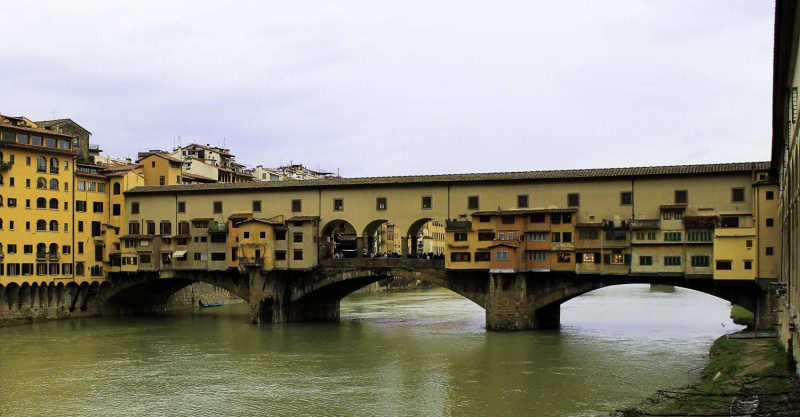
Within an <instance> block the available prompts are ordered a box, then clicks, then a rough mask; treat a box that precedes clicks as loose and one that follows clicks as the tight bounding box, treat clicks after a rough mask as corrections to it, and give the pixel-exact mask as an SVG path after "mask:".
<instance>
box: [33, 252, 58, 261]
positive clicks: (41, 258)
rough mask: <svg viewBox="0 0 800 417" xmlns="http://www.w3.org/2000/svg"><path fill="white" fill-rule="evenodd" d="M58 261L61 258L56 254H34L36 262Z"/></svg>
mask: <svg viewBox="0 0 800 417" xmlns="http://www.w3.org/2000/svg"><path fill="white" fill-rule="evenodd" d="M59 259H61V256H60V255H59V254H58V253H49V252H38V253H37V254H36V260H37V261H40V262H45V261H58V260H59Z"/></svg>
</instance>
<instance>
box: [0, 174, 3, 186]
mask: <svg viewBox="0 0 800 417" xmlns="http://www.w3.org/2000/svg"><path fill="white" fill-rule="evenodd" d="M0 185H3V174H0Z"/></svg>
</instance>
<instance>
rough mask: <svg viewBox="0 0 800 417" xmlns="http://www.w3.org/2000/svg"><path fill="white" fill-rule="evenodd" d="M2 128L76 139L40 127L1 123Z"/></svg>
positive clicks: (0, 116)
mask: <svg viewBox="0 0 800 417" xmlns="http://www.w3.org/2000/svg"><path fill="white" fill-rule="evenodd" d="M2 117H6V118H8V117H9V116H3V115H0V118H2ZM11 118H12V119H17V118H16V117H11ZM0 128H8V129H16V130H22V131H27V132H34V133H42V134H46V135H50V136H61V137H64V138H70V139H72V138H73V137H74V136H72V135H68V134H66V133H61V132H56V131H55V130H47V129H42V128H39V127H28V126H17V125H12V124H9V123H0Z"/></svg>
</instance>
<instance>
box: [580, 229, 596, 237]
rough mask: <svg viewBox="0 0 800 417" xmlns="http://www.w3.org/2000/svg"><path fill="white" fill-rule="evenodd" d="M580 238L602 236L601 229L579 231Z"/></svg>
mask: <svg viewBox="0 0 800 417" xmlns="http://www.w3.org/2000/svg"><path fill="white" fill-rule="evenodd" d="M578 238H579V239H580V240H597V239H599V238H600V231H599V230H594V229H589V230H580V231H578Z"/></svg>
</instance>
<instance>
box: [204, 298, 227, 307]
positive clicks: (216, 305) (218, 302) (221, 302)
mask: <svg viewBox="0 0 800 417" xmlns="http://www.w3.org/2000/svg"><path fill="white" fill-rule="evenodd" d="M224 305H225V302H223V301H217V302H216V303H208V304H206V303H204V302H203V300H200V308H206V307H221V306H224Z"/></svg>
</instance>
